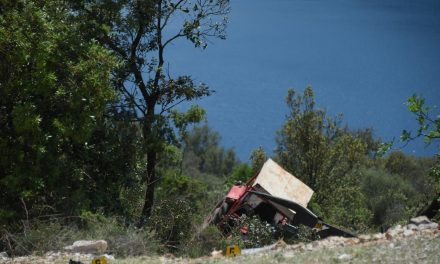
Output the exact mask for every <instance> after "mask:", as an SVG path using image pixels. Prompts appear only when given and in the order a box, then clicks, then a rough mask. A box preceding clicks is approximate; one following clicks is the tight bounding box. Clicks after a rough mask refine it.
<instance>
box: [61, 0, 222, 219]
mask: <svg viewBox="0 0 440 264" xmlns="http://www.w3.org/2000/svg"><path fill="white" fill-rule="evenodd" d="M68 2H69V3H70V7H71V9H72V14H73V17H75V18H76V20H77V21H78V22H79V23H81V30H80V32H82V34H83V36H84V37H85V38H88V39H96V40H98V41H99V43H101V44H102V45H105V46H106V47H107V48H108V49H109V50H110V51H111V52H112V54H113V55H115V56H116V57H117V59H118V61H119V64H118V67H117V68H115V69H114V71H113V72H114V76H115V77H114V83H115V87H116V88H117V89H118V90H119V91H120V92H121V93H122V95H123V96H122V97H121V99H120V105H119V106H118V107H119V108H120V109H124V110H126V111H130V112H131V113H132V114H133V118H135V119H137V120H138V121H139V122H140V124H141V126H142V130H141V131H142V138H143V147H144V150H145V153H146V155H147V168H146V171H145V176H144V177H143V182H144V184H145V186H146V188H145V189H146V196H145V203H144V207H143V210H142V217H141V219H140V221H139V224H140V225H143V224H145V223H146V219H147V218H148V217H149V215H150V214H151V211H152V207H153V204H154V197H155V196H154V193H155V187H156V183H157V182H158V179H157V175H156V169H157V164H158V162H159V160H158V156H159V155H160V153H161V152H162V151H163V150H164V148H166V146H167V144H175V143H176V138H177V135H176V132H177V131H178V132H179V133H180V136H184V134H185V130H186V128H187V125H188V124H190V123H193V122H198V121H200V120H201V117H202V115H203V114H204V113H203V111H201V109H200V108H197V109H196V108H190V109H189V111H188V112H187V113H186V114H181V113H177V112H176V111H174V110H173V109H174V108H175V106H177V105H179V104H181V103H182V102H189V101H194V100H197V99H200V98H203V97H205V96H209V95H211V94H212V90H210V89H209V88H208V87H207V86H206V85H205V84H203V83H202V84H196V83H194V81H193V79H192V78H191V77H190V76H187V75H184V76H177V77H171V74H170V72H169V67H168V69H167V68H166V67H167V66H169V62H168V61H166V60H165V54H166V52H167V51H168V49H169V48H170V46H171V44H174V43H175V42H176V40H177V39H180V38H183V39H187V40H188V41H190V42H191V43H193V44H194V45H195V47H201V48H206V46H207V44H206V43H207V40H208V39H210V38H216V37H217V38H220V39H224V38H225V28H226V24H227V19H226V14H227V13H228V11H229V1H227V0H213V1H211V0H210V1H198V2H196V3H193V2H192V1H173V0H159V1H151V0H142V1H111V2H108V1H87V2H82V1H80V2H78V1H68ZM176 130H177V131H176Z"/></svg>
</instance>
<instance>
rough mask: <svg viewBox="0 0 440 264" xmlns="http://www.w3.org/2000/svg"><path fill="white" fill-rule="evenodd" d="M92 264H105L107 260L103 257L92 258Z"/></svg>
mask: <svg viewBox="0 0 440 264" xmlns="http://www.w3.org/2000/svg"><path fill="white" fill-rule="evenodd" d="M92 264H107V259H106V258H105V257H104V256H101V257H99V258H94V259H93V260H92Z"/></svg>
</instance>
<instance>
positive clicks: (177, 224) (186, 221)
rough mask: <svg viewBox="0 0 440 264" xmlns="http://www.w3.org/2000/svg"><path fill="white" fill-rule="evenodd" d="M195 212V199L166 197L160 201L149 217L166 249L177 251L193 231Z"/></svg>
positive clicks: (150, 223) (150, 224)
mask: <svg viewBox="0 0 440 264" xmlns="http://www.w3.org/2000/svg"><path fill="white" fill-rule="evenodd" d="M194 214H195V208H194V204H193V201H190V200H187V199H185V198H180V197H166V198H164V199H161V200H159V201H158V203H157V204H156V206H155V207H154V210H153V214H152V215H151V217H150V219H149V227H150V228H152V230H154V232H155V233H156V235H157V237H158V238H159V239H160V240H161V242H162V243H163V246H164V247H165V249H167V250H168V251H171V252H175V251H176V250H177V249H179V247H180V246H181V243H183V242H184V241H185V240H186V239H188V237H190V236H191V234H192V232H193V226H192V221H193V218H194Z"/></svg>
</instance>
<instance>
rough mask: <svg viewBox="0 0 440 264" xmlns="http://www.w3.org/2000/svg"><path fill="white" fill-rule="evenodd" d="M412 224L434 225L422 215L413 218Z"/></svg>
mask: <svg viewBox="0 0 440 264" xmlns="http://www.w3.org/2000/svg"><path fill="white" fill-rule="evenodd" d="M409 222H410V223H412V224H415V225H421V224H429V223H432V222H431V221H430V220H429V218H428V217H426V216H424V215H421V216H418V217H414V218H411V220H409Z"/></svg>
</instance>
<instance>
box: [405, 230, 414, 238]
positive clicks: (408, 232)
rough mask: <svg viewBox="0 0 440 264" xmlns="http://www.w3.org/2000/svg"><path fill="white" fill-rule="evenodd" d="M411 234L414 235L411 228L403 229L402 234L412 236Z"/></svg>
mask: <svg viewBox="0 0 440 264" xmlns="http://www.w3.org/2000/svg"><path fill="white" fill-rule="evenodd" d="M412 235H414V231H412V230H411V229H405V230H404V231H403V236H404V237H409V236H412Z"/></svg>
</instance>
